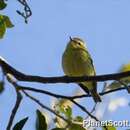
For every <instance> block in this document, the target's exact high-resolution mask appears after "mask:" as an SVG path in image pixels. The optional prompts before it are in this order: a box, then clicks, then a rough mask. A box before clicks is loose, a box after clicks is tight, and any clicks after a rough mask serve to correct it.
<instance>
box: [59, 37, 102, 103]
mask: <svg viewBox="0 0 130 130" xmlns="http://www.w3.org/2000/svg"><path fill="white" fill-rule="evenodd" d="M62 68H63V71H64V73H65V75H66V76H69V77H76V76H77V77H79V76H95V75H96V72H95V68H94V65H93V61H92V58H91V55H90V54H89V52H88V49H87V47H86V44H85V42H84V41H83V40H82V39H81V38H79V37H74V38H72V37H70V39H69V42H68V44H67V46H66V48H65V51H64V53H63V55H62ZM77 84H78V85H79V86H80V87H81V88H82V89H83V90H84V91H85V92H86V93H87V94H88V93H91V96H92V97H93V99H94V101H95V103H98V102H101V101H102V100H101V97H100V96H99V94H98V93H97V83H96V82H95V81H84V82H77Z"/></svg>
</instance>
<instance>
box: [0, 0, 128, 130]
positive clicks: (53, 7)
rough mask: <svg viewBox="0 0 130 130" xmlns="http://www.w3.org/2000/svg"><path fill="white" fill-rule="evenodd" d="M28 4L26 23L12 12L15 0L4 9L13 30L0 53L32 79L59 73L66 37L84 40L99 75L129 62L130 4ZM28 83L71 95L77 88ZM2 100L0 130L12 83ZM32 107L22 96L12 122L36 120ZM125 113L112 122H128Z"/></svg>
mask: <svg viewBox="0 0 130 130" xmlns="http://www.w3.org/2000/svg"><path fill="white" fill-rule="evenodd" d="M29 2H30V6H31V9H32V12H33V15H32V17H31V18H30V19H29V24H27V25H26V24H25V23H24V21H23V19H22V18H21V17H20V16H19V15H18V14H17V13H16V10H17V9H22V8H21V5H20V4H19V3H18V2H17V1H8V3H9V4H8V7H7V9H6V10H5V11H4V12H3V13H4V14H6V15H8V16H10V18H11V19H12V21H13V23H14V25H15V27H14V28H12V29H8V30H7V32H6V35H5V37H4V39H2V40H0V42H1V44H0V55H1V56H3V57H4V58H5V59H6V60H7V61H8V62H9V63H10V64H11V65H12V66H14V67H15V68H17V69H18V70H21V71H22V72H25V73H27V74H32V75H41V76H59V75H63V71H62V67H61V57H62V53H63V51H64V49H65V46H66V44H67V42H68V40H69V36H72V37H74V36H78V37H81V38H82V39H84V40H85V41H86V43H87V47H88V48H89V51H90V53H91V55H92V58H93V61H94V65H95V68H96V72H97V74H106V73H114V72H117V71H118V69H119V67H120V66H121V65H122V64H125V63H128V62H130V53H129V49H130V44H129V43H130V36H129V34H130V13H129V12H130V8H129V4H130V1H129V0H125V1H123V0H109V1H107V0H99V1H96V0H53V1H52V0H44V1H42V0H41V1H29ZM21 84H22V83H21ZM28 85H31V86H35V87H43V88H44V89H46V90H49V91H52V92H57V93H60V94H61V93H62V94H71V93H72V92H73V90H74V89H75V88H76V85H73V84H69V85H68V84H53V85H52V84H49V85H39V84H28ZM67 87H69V88H67ZM70 88H72V89H70ZM65 90H66V91H65ZM120 95H123V96H126V97H127V98H129V96H128V95H127V93H126V92H125V91H122V92H120V93H119V94H117V96H120ZM37 97H38V98H39V99H41V100H42V101H43V103H45V104H48V101H49V102H51V98H47V97H46V96H41V95H39V94H37ZM0 99H1V104H0V108H1V109H0V115H1V118H0V122H2V123H1V124H0V129H2V130H4V129H5V127H6V123H7V121H8V114H9V113H10V112H11V110H10V107H11V106H12V105H13V103H14V101H15V93H14V90H13V89H12V88H11V85H10V84H8V83H7V84H6V91H5V92H4V93H3V94H2V95H0ZM35 107H37V105H36V104H34V103H31V102H30V100H29V99H27V98H24V101H23V104H22V105H21V108H20V109H19V115H17V116H16V121H17V120H20V119H21V118H22V117H24V116H25V115H27V116H31V117H35V113H34V112H35ZM128 112H130V108H129V107H128V108H121V110H120V109H118V110H117V112H115V113H114V114H112V116H111V118H112V119H122V118H128V116H127V113H128ZM120 113H122V114H121V115H120ZM115 115H116V116H115ZM116 117H117V118H116ZM34 121H35V119H33V118H30V120H29V122H28V124H27V126H25V129H26V128H28V130H29V129H30V130H33V125H29V123H32V122H33V124H34Z"/></svg>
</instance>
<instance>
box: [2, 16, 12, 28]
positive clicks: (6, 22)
mask: <svg viewBox="0 0 130 130" xmlns="http://www.w3.org/2000/svg"><path fill="white" fill-rule="evenodd" d="M3 19H4V22H5V25H6V27H7V28H12V27H14V25H13V24H12V22H11V21H10V18H9V17H8V16H5V15H3Z"/></svg>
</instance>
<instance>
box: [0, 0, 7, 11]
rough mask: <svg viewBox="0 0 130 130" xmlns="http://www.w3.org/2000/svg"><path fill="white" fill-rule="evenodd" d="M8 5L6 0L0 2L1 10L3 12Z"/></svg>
mask: <svg viewBox="0 0 130 130" xmlns="http://www.w3.org/2000/svg"><path fill="white" fill-rule="evenodd" d="M6 6H7V4H6V3H5V2H4V0H0V10H3V9H4V8H5V7H6Z"/></svg>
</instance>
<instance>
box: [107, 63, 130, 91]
mask: <svg viewBox="0 0 130 130" xmlns="http://www.w3.org/2000/svg"><path fill="white" fill-rule="evenodd" d="M126 71H130V63H128V64H125V65H123V66H122V67H121V68H120V69H119V72H126ZM120 81H121V82H122V83H124V84H126V85H128V84H130V77H125V78H121V79H120ZM120 87H122V84H121V83H119V82H118V81H114V82H112V83H111V84H110V85H109V86H108V87H107V88H106V90H112V89H116V88H120Z"/></svg>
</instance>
